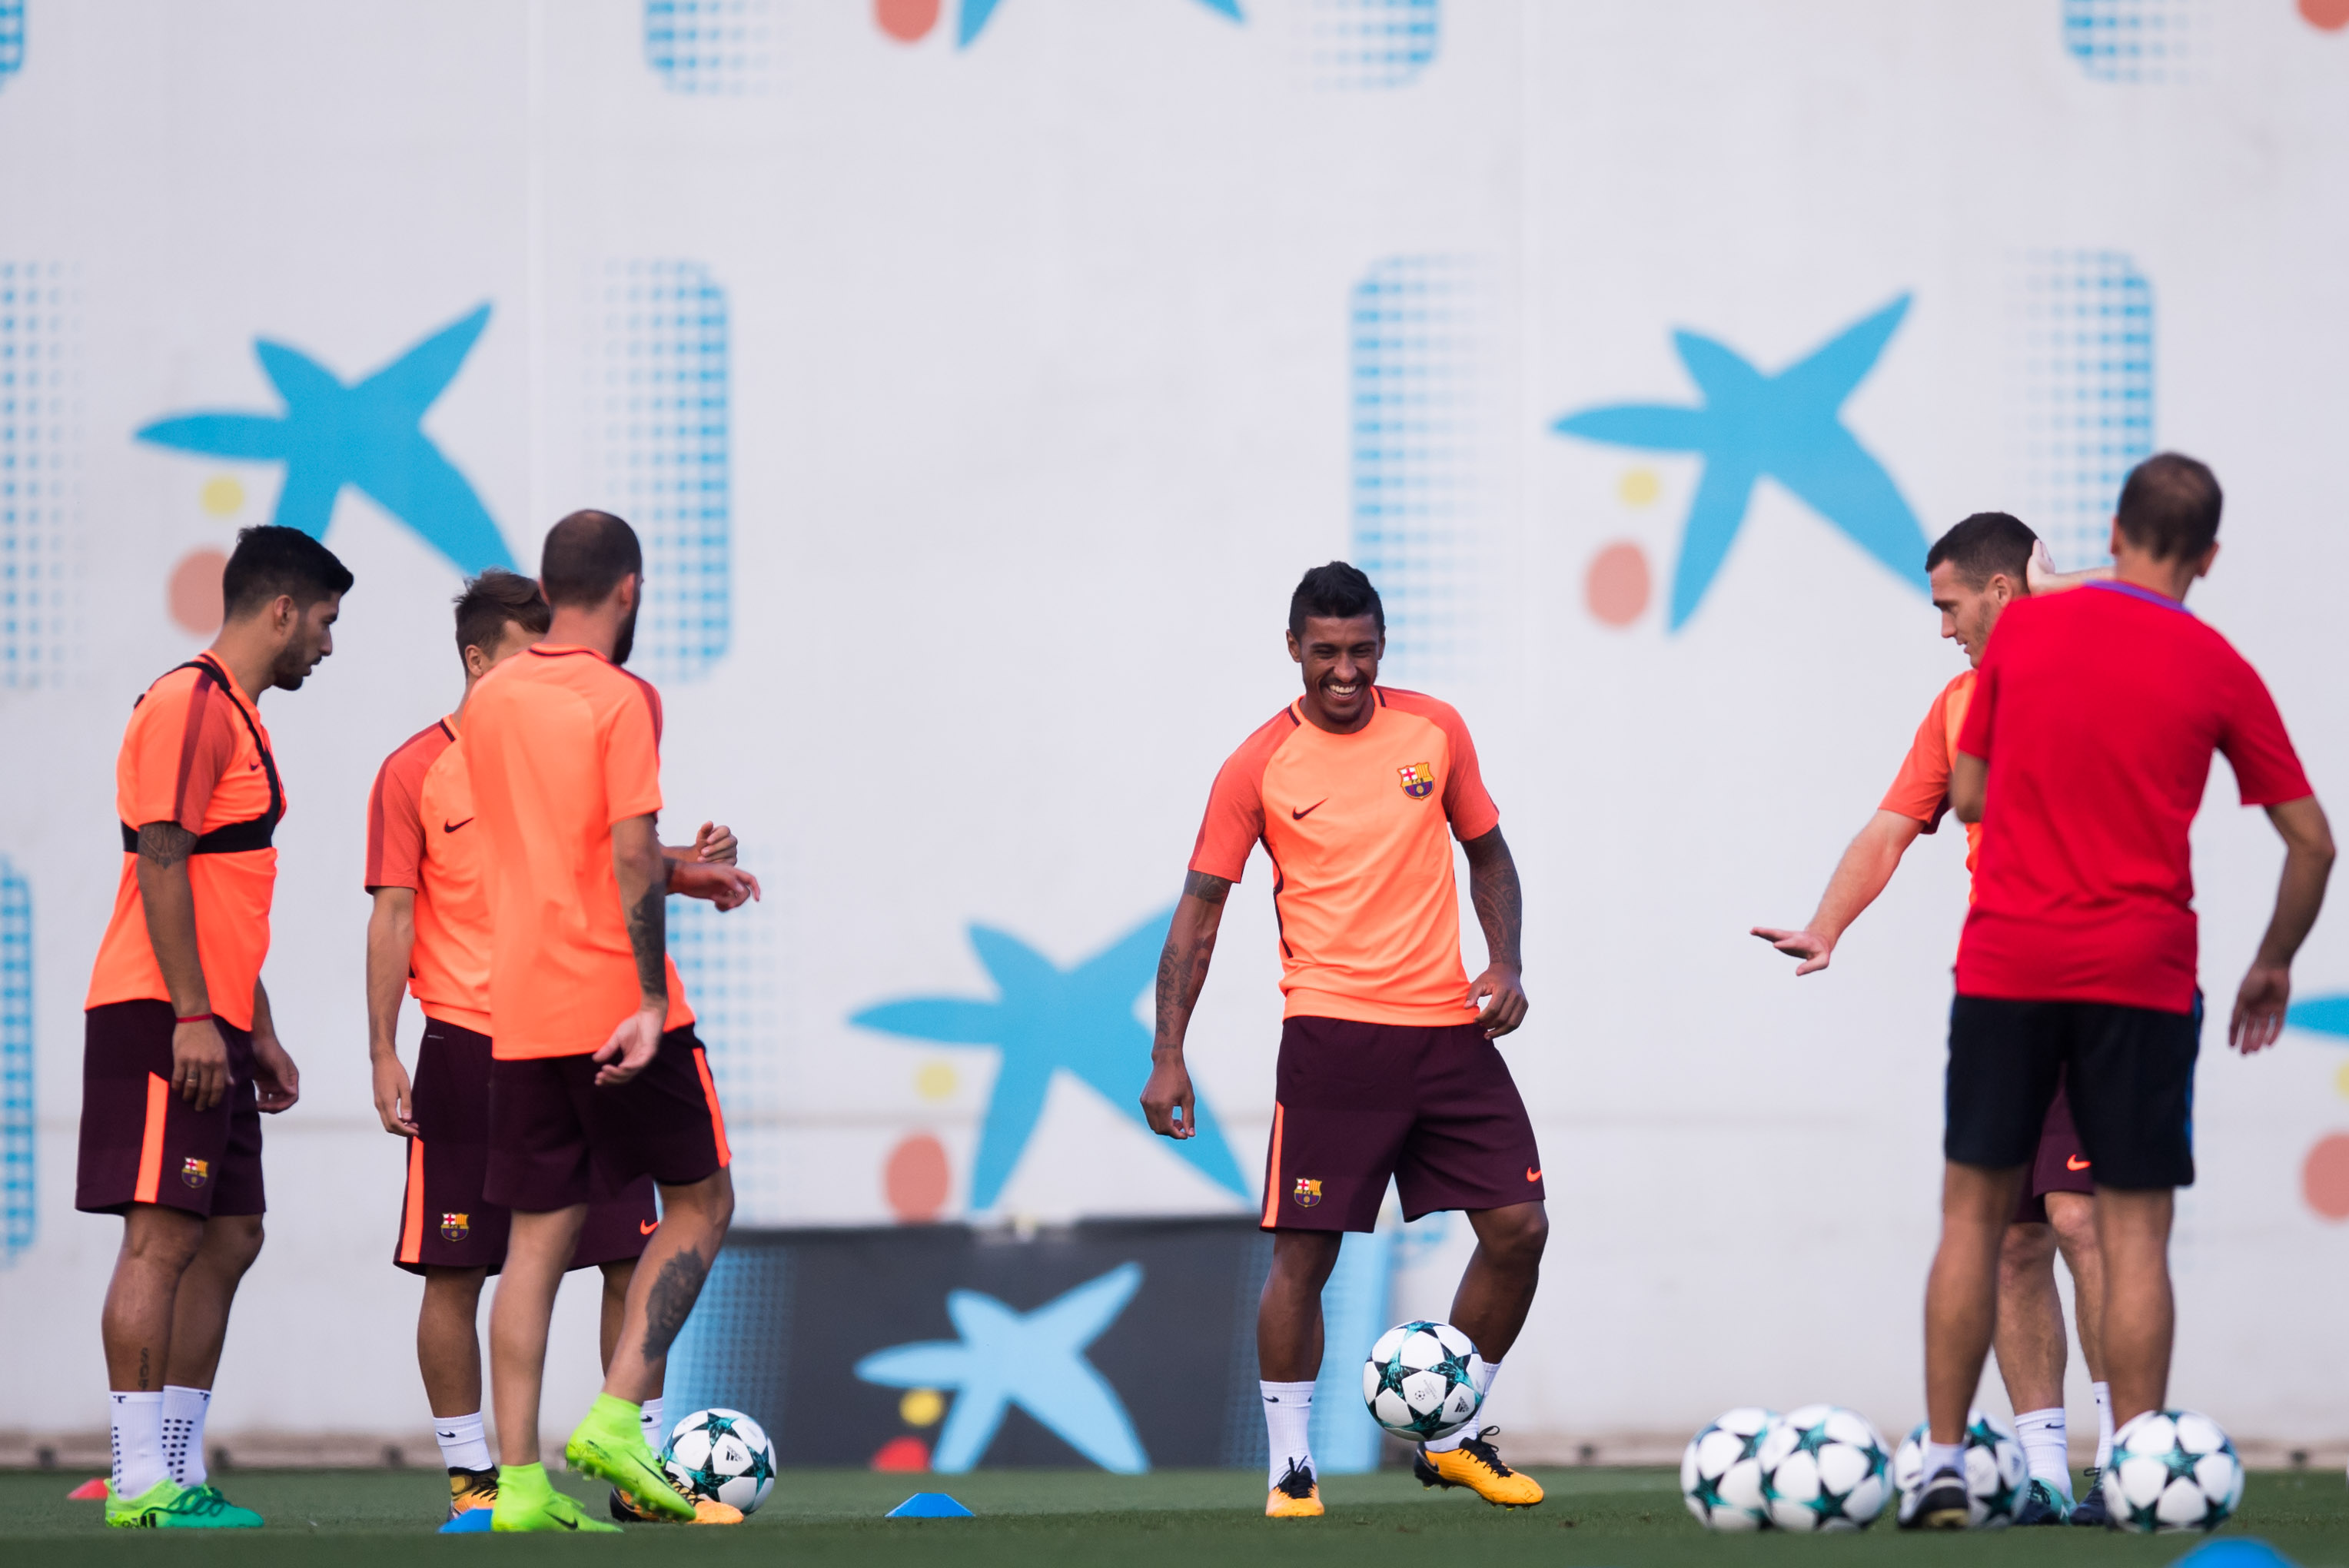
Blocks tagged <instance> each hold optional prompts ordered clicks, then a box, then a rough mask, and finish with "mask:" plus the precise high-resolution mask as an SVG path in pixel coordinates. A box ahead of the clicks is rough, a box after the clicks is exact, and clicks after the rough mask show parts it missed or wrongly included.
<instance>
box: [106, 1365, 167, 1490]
mask: <svg viewBox="0 0 2349 1568" xmlns="http://www.w3.org/2000/svg"><path fill="white" fill-rule="evenodd" d="M106 1397H107V1399H108V1400H109V1402H110V1403H111V1404H112V1406H113V1407H114V1408H113V1410H112V1412H111V1414H112V1418H113V1420H112V1425H113V1428H114V1478H113V1486H114V1495H115V1496H117V1497H123V1498H129V1497H137V1496H138V1495H139V1494H140V1493H141V1492H143V1491H146V1490H147V1489H148V1488H149V1487H150V1486H153V1485H154V1484H155V1483H156V1482H157V1481H159V1480H162V1479H163V1478H164V1477H165V1476H166V1475H169V1474H170V1473H171V1469H170V1467H169V1466H167V1465H165V1464H164V1462H163V1396H162V1393H161V1391H160V1390H158V1391H157V1392H155V1393H152V1394H149V1393H144V1392H132V1393H127V1394H125V1393H117V1392H112V1391H109V1393H108V1394H107V1396H106Z"/></svg>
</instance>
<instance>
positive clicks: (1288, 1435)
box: [1257, 1382, 1313, 1491]
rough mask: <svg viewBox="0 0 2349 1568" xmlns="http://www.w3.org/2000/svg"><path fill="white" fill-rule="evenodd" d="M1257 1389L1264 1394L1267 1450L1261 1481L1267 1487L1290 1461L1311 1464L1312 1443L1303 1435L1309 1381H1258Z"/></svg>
mask: <svg viewBox="0 0 2349 1568" xmlns="http://www.w3.org/2000/svg"><path fill="white" fill-rule="evenodd" d="M1257 1391H1258V1392H1260V1393H1261V1394H1263V1396H1264V1435H1265V1439H1266V1446H1267V1448H1268V1449H1269V1454H1270V1457H1269V1458H1268V1460H1267V1461H1266V1472H1267V1479H1266V1480H1265V1483H1264V1484H1265V1487H1266V1489H1267V1490H1268V1491H1269V1490H1270V1489H1271V1488H1273V1487H1276V1486H1278V1485H1279V1484H1280V1478H1281V1477H1282V1476H1284V1475H1287V1474H1288V1467H1289V1466H1290V1465H1292V1464H1296V1465H1303V1466H1304V1467H1305V1468H1306V1469H1307V1470H1311V1469H1312V1468H1313V1445H1312V1444H1311V1443H1309V1442H1308V1441H1307V1440H1306V1435H1305V1434H1306V1429H1307V1428H1308V1427H1310V1426H1311V1425H1312V1424H1313V1385H1312V1384H1311V1383H1310V1382H1306V1383H1264V1382H1259V1383H1257Z"/></svg>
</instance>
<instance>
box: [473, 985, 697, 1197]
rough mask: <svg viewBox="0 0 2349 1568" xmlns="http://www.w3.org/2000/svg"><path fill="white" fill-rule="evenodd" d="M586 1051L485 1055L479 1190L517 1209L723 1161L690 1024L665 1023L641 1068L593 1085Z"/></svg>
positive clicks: (682, 1176)
mask: <svg viewBox="0 0 2349 1568" xmlns="http://www.w3.org/2000/svg"><path fill="white" fill-rule="evenodd" d="M602 1070H603V1069H602V1068H600V1067H599V1066H598V1065H597V1064H596V1061H595V1057H592V1056H585V1055H582V1056H570V1057H498V1058H497V1059H496V1060H494V1061H492V1063H491V1064H490V1160H489V1175H488V1180H487V1181H485V1182H484V1183H483V1184H482V1195H483V1196H484V1197H486V1198H487V1199H488V1200H489V1201H490V1202H493V1203H502V1204H504V1205H505V1206H506V1207H507V1208H509V1209H519V1210H521V1211H522V1212H524V1213H532V1214H536V1213H545V1212H549V1211H551V1210H554V1209H567V1208H570V1207H571V1206H572V1205H573V1204H574V1203H585V1202H590V1201H591V1200H594V1199H597V1198H606V1197H616V1196H617V1195H618V1194H619V1193H620V1192H621V1191H623V1190H625V1189H626V1187H627V1185H628V1184H629V1183H630V1182H632V1181H636V1180H637V1179H638V1178H639V1177H645V1176H649V1177H651V1178H652V1179H653V1180H654V1181H657V1182H659V1183H660V1184H661V1185H662V1186H664V1187H683V1186H688V1185H690V1184H691V1183H693V1182H696V1181H702V1180H704V1179H706V1178H708V1177H709V1176H711V1175H713V1174H715V1173H716V1172H717V1171H720V1170H723V1169H724V1168H725V1167H726V1166H727V1165H728V1164H729V1163H730V1162H731V1160H732V1155H731V1154H730V1152H729V1150H727V1147H726V1118H725V1115H724V1113H723V1112H721V1111H720V1110H719V1109H718V1087H717V1085H716V1083H715V1082H714V1081H713V1080H712V1079H711V1078H710V1076H709V1058H708V1057H706V1056H705V1055H703V1053H702V1049H701V1042H700V1041H699V1040H698V1039H696V1038H695V1037H694V1034H693V1026H692V1025H690V1024H688V1025H687V1026H685V1027H683V1028H681V1029H671V1030H670V1031H669V1032H668V1033H667V1034H665V1035H663V1036H662V1037H661V1043H660V1049H659V1050H658V1051H657V1052H656V1053H654V1056H653V1059H652V1060H651V1061H649V1062H647V1063H646V1064H645V1069H644V1071H642V1072H640V1073H638V1074H637V1075H636V1077H634V1078H630V1079H629V1080H628V1081H627V1082H626V1083H621V1084H613V1085H611V1086H609V1087H608V1088H597V1087H596V1085H595V1075H596V1074H597V1073H598V1072H600V1071H602Z"/></svg>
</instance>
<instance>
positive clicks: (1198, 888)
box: [1183, 872, 1232, 903]
mask: <svg viewBox="0 0 2349 1568" xmlns="http://www.w3.org/2000/svg"><path fill="white" fill-rule="evenodd" d="M1231 891H1232V884H1231V883H1230V882H1226V881H1225V880H1224V879H1223V878H1222V877H1217V876H1209V875H1208V874H1207V873H1206V872H1185V873H1184V876H1183V896H1184V897H1185V898H1195V899H1197V900H1198V901H1199V902H1200V903H1223V902H1224V896H1225V895H1226V893H1228V892H1231Z"/></svg>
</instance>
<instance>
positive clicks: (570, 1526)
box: [554, 1513, 579, 1530]
mask: <svg viewBox="0 0 2349 1568" xmlns="http://www.w3.org/2000/svg"><path fill="white" fill-rule="evenodd" d="M554 1522H555V1523H557V1524H559V1525H561V1526H563V1528H564V1529H565V1530H576V1529H578V1528H579V1522H578V1521H577V1520H575V1519H565V1518H564V1517H563V1516H562V1515H561V1514H559V1513H558V1514H556V1515H555V1516H554Z"/></svg>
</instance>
